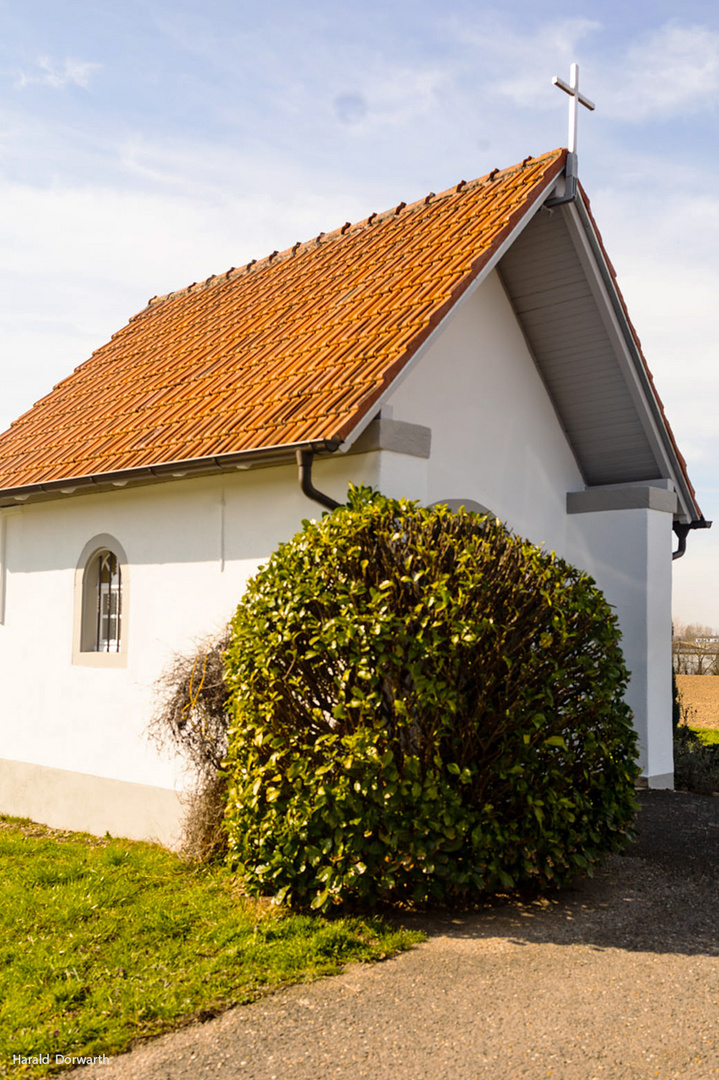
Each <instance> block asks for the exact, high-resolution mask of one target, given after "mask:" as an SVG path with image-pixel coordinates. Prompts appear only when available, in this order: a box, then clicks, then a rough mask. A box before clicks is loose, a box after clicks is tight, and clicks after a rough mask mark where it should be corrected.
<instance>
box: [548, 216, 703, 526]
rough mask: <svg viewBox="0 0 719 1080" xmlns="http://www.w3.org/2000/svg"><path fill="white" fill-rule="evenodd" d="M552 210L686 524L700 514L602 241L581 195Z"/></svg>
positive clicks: (697, 518) (698, 518) (699, 516)
mask: <svg viewBox="0 0 719 1080" xmlns="http://www.w3.org/2000/svg"><path fill="white" fill-rule="evenodd" d="M557 210H559V212H560V213H562V214H563V215H564V217H565V221H566V223H567V225H568V228H569V234H570V237H571V239H572V242H573V243H574V246H575V249H576V251H577V254H578V256H579V258H580V261H581V263H582V267H583V269H584V272H585V274H586V278H587V283H588V284H589V287H590V289H591V292H592V295H593V297H594V299H595V301H596V303H597V309H598V311H599V314H600V316H601V318H602V321H603V323H604V325H605V327H606V330H607V333H608V334H609V338H610V341H611V342H612V346H613V348H614V352H615V355H616V356H617V358H618V360H619V363H620V369H621V371H622V373H623V375H624V378H625V380H626V385H627V390H628V392H629V394H630V396H631V398H632V402H633V403H634V405H635V407H636V409H637V412H638V415H639V418H640V420H641V423H642V426H643V428H644V431H645V433H646V436H647V439H648V440H649V443H650V446H651V448H652V451H653V453H654V455H655V458H656V460H657V464H658V465H659V467H660V468H661V469H662V471H663V473H664V475H666V476H667V477H668V478H670V479H671V480H672V481H673V482H674V485H675V489H676V491H677V494H678V496H679V500H680V504H681V506H680V511H679V516H680V517H684V516H686V520H687V521H692V520H700V519H701V512H700V511H699V507H698V506H697V504H696V501H695V499H694V498H693V496H692V494H691V491H690V490H689V488H688V486H687V484H686V480H685V477H684V470H683V469H682V467H681V465H680V463H679V461H678V459H677V456H676V453H675V451H674V447H673V445H672V441H671V437H670V435H669V433H668V431H667V428H666V425H665V423H664V420H663V418H662V414H661V409H660V407H659V404H658V402H657V398H656V394H655V391H654V387H653V386H652V384H651V381H650V379H649V376H648V374H647V370H646V367H645V364H644V360H643V358H642V356H641V353H640V350H639V347H638V345H637V342H636V339H635V337H634V333H633V331H632V328H631V326H630V325H629V323H628V321H627V318H626V315H625V312H624V306H623V304H622V300H621V298H620V297H619V294H618V292H617V289H616V286H615V284H614V279H613V277H612V273H611V270H610V269H609V266H608V265H607V262H606V259H605V257H604V253H603V251H602V247H601V242H600V240H599V237H598V236H597V233H596V231H595V228H594V225H593V223H592V221H591V218H590V217H589V214H588V213H587V211H586V209H585V207H584V204H583V202H582V201H581V196H580V197H578V198H577V200H576V201H574V202H572V203H566V204H565V205H563V206H562V207H561V209H560V208H557ZM555 212H557V211H555Z"/></svg>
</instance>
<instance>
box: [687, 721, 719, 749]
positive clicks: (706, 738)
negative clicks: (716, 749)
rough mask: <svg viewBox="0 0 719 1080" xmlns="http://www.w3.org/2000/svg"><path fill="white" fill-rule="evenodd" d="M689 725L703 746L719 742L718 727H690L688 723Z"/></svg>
mask: <svg viewBox="0 0 719 1080" xmlns="http://www.w3.org/2000/svg"><path fill="white" fill-rule="evenodd" d="M689 727H690V730H691V731H693V732H694V734H695V735H696V736H698V738H699V739H700V740H701V742H703V743H704V745H705V746H712V745H713V744H714V743H719V728H700V727H691V725H689Z"/></svg>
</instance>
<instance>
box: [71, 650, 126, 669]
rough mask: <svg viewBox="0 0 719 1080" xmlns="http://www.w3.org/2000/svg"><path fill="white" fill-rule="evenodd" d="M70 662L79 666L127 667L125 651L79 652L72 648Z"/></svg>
mask: <svg viewBox="0 0 719 1080" xmlns="http://www.w3.org/2000/svg"><path fill="white" fill-rule="evenodd" d="M72 662H73V664H78V665H80V667H95V668H124V667H127V653H124V652H79V651H78V650H75V649H73V653H72Z"/></svg>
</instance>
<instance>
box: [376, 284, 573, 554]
mask: <svg viewBox="0 0 719 1080" xmlns="http://www.w3.org/2000/svg"><path fill="white" fill-rule="evenodd" d="M387 403H388V404H389V405H390V406H391V407H392V409H393V415H394V418H395V419H397V420H407V421H411V422H412V423H416V424H425V425H426V426H427V427H430V428H431V429H432V455H431V458H430V461H429V470H428V502H436V501H438V500H440V499H443V498H444V499H453V498H472V499H474V500H475V501H476V502H479V503H481V504H482V505H483V506H487V507H488V508H489V509H490V510H491V511H492V512H493V513H495V514H496V515H497V517H499V518H501V519H502V521H504V522H506V523H507V524H508V525H509V526H510V527H511V528H512V529H513V531H514V532H516V533H518V534H519V535H521V536H526V537H528V538H529V539H530V540H533V541H534V543H536V544H542V543H544V544H546V547H547V549H548V550H550V551H556V552H557V553H558V554H560V555H563V554H564V552H565V548H566V503H565V496H566V492H567V491H576V490H578V489H581V488H582V487H583V486H584V481H583V479H582V475H581V473H580V471H579V468H578V466H577V463H576V461H575V459H574V455H573V454H572V451H571V449H570V447H569V444H568V442H567V439H566V436H565V435H564V432H563V431H562V429H561V427H560V424H559V421H558V419H557V415H556V413H555V411H554V407H553V405H552V403H551V401H550V399H549V395H548V394H547V391H546V389H545V387H544V384H543V382H542V380H541V378H540V376H539V373H538V371H537V368H536V366H535V364H534V361H533V359H532V357H531V354H530V352H529V350H528V348H527V344H526V342H525V339H524V336H523V334H522V331H521V329H520V327H519V325H518V323H517V320H516V318H515V316H514V313H513V312H512V309H511V306H510V304H509V300H508V299H507V296H506V293H505V292H504V288H503V286H502V284H501V281H500V279H499V277H498V275H497V274H496V272H495V273H493V274H491V275H490V276H489V277H488V278H487V280H486V281H485V282H484V283H483V284H482V285H481V286H480V287H479V288H478V289H477V290H476V291H475V292H474V293H473V294H472V295H471V296H470V297H469V298H468V299H467V300H466V301H465V302H464V303H463V304H462V305H461V306H460V307H459V309H458V310H457V311H456V314H455V315H454V317H453V318H452V320H451V321H448V323H447V324H446V326H445V327H444V328H443V330H442V332H441V333H440V334H438V335H437V337H436V338H435V339H434V341H433V342H432V345H431V347H430V348H429V349H428V350H427V351H426V353H425V354H424V355H423V356H422V357H421V359H420V360H419V362H418V363H417V364H416V365H415V366H414V367H413V368H412V369H411V370H410V372H409V373H408V374H407V376H406V377H405V379H404V381H403V382H402V383H401V385H400V386H398V388H397V389H396V390H395V391H394V392H393V393H392V394H391V396H390V397H389V398H388V402H387Z"/></svg>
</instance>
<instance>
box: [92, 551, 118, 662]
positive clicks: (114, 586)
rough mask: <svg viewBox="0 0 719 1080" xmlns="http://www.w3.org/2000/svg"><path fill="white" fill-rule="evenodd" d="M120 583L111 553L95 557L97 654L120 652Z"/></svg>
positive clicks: (115, 561)
mask: <svg viewBox="0 0 719 1080" xmlns="http://www.w3.org/2000/svg"><path fill="white" fill-rule="evenodd" d="M121 620H122V582H121V575H120V564H119V562H118V560H117V556H116V555H113V553H112V552H111V551H101V552H100V553H99V555H98V556H97V633H96V636H95V641H96V649H97V652H119V651H120V625H121Z"/></svg>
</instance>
